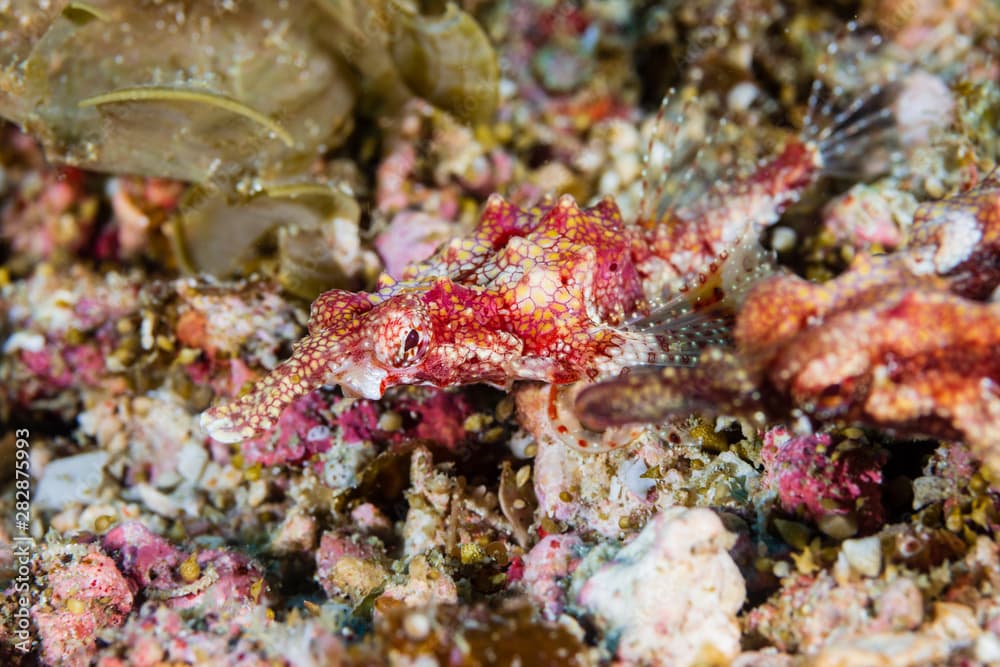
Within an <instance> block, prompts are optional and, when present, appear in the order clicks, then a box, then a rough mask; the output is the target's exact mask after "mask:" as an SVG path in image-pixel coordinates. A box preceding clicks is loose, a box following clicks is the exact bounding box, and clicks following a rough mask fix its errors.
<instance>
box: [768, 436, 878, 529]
mask: <svg viewBox="0 0 1000 667" xmlns="http://www.w3.org/2000/svg"><path fill="white" fill-rule="evenodd" d="M761 458H762V459H763V462H764V470H765V475H764V480H763V483H764V485H766V486H768V487H770V488H771V489H773V490H774V491H776V492H777V496H778V504H779V506H780V507H781V509H782V511H784V512H787V513H790V514H792V515H799V516H802V517H804V518H806V519H809V520H810V521H813V522H816V523H817V524H819V525H820V527H821V528H824V527H830V526H831V525H846V526H850V527H851V528H852V529H853V530H857V531H858V532H860V533H862V534H868V533H871V532H872V531H875V530H878V528H879V527H880V526H881V525H882V523H883V514H884V513H883V509H882V498H881V493H882V489H881V485H882V465H883V464H884V463H885V461H886V458H887V457H886V455H885V454H884V453H883V454H879V453H878V452H872V451H871V450H870V449H868V448H865V447H861V446H857V445H854V444H853V443H844V446H837V445H834V443H833V439H832V438H831V437H830V436H829V435H827V434H817V435H811V436H799V437H792V436H791V435H790V434H789V433H788V432H787V431H786V430H785V429H782V428H776V429H773V430H771V431H769V432H768V433H766V434H765V435H764V445H763V447H762V449H761ZM835 517H836V518H838V519H840V521H839V522H838V521H836V519H835ZM853 530H850V529H849V530H848V532H853Z"/></svg>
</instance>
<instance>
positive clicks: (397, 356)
mask: <svg viewBox="0 0 1000 667" xmlns="http://www.w3.org/2000/svg"><path fill="white" fill-rule="evenodd" d="M373 323H374V326H373V328H372V329H370V332H371V342H372V351H373V352H374V355H375V359H377V360H378V362H379V363H380V364H382V365H383V366H386V367H391V368H405V367H407V366H412V365H413V364H415V363H416V362H417V361H418V360H419V359H420V358H421V357H423V356H424V354H425V353H426V352H427V348H428V347H430V342H431V340H430V339H431V330H430V327H429V324H430V323H429V322H428V321H427V317H426V315H425V314H424V313H423V312H422V308H421V307H420V304H419V303H413V302H410V301H407V302H399V303H392V304H389V305H388V307H386V308H383V309H382V310H381V312H379V313H377V315H376V317H375V318H374V319H373Z"/></svg>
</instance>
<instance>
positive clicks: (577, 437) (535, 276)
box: [202, 88, 889, 451]
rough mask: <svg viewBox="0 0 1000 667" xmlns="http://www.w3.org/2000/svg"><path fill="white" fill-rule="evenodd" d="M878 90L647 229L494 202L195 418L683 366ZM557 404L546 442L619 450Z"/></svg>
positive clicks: (316, 309) (865, 125) (212, 428)
mask: <svg viewBox="0 0 1000 667" xmlns="http://www.w3.org/2000/svg"><path fill="white" fill-rule="evenodd" d="M878 92H879V89H878V88H873V89H872V90H870V91H868V94H867V96H866V97H864V98H859V101H858V102H857V103H855V104H853V105H852V106H850V107H848V108H847V109H846V110H845V111H844V112H843V113H841V114H840V115H837V116H835V117H832V118H831V119H830V123H829V125H828V127H827V128H826V129H824V130H819V129H816V126H815V125H812V124H810V126H809V128H808V129H807V132H806V134H805V135H804V136H803V137H802V138H799V139H793V140H790V141H789V142H788V143H787V145H786V146H785V147H784V148H783V150H781V151H780V152H779V153H778V154H777V156H776V157H774V158H773V159H771V160H770V161H766V162H764V163H761V164H760V165H758V167H757V168H756V169H755V170H754V171H753V172H752V173H750V174H749V175H748V176H746V177H743V178H734V179H731V180H726V181H722V182H718V183H717V184H716V185H715V186H714V187H712V188H710V189H708V190H707V191H706V192H705V193H704V195H703V196H701V197H699V198H697V199H695V200H694V201H693V202H691V203H690V204H687V205H684V206H676V207H673V208H668V207H664V206H662V205H660V206H659V208H660V209H663V208H666V210H665V211H664V212H662V213H659V214H658V215H655V216H652V217H651V219H650V218H647V219H645V220H644V221H643V222H640V221H630V222H626V221H624V220H623V219H622V216H621V213H620V212H619V209H618V206H617V205H616V204H615V202H614V201H613V200H612V199H611V198H610V197H606V198H604V199H603V200H601V201H600V202H599V203H597V204H596V205H594V206H592V207H589V208H581V207H579V206H578V205H577V203H576V202H575V201H574V200H573V198H572V197H570V196H569V195H563V196H562V197H560V198H559V199H558V200H556V201H555V202H554V203H553V202H548V203H546V204H543V205H541V206H538V207H536V208H533V209H530V210H521V209H519V208H517V207H515V206H513V205H511V204H509V203H507V202H506V201H504V199H503V198H502V197H500V196H499V195H493V196H491V197H490V199H489V201H488V202H487V203H486V206H485V209H484V210H483V213H482V217H481V220H480V223H479V226H478V227H477V229H476V230H475V232H474V233H473V234H472V235H471V236H469V237H467V238H457V239H454V240H452V241H451V242H449V243H447V244H446V245H444V246H443V247H442V248H441V249H440V250H439V251H438V252H437V253H436V254H435V255H434V256H433V257H432V258H431V259H429V260H428V261H426V262H424V263H421V264H418V265H415V266H412V267H410V268H409V269H408V270H407V271H405V273H404V275H403V276H402V278H401V279H400V280H398V281H395V280H393V279H392V278H390V277H388V276H385V275H383V276H382V277H381V279H380V281H379V283H378V285H377V287H376V289H375V291H373V292H371V293H352V292H346V291H341V290H332V291H329V292H326V293H325V294H323V295H321V296H320V297H319V298H317V299H316V301H315V302H314V303H313V305H312V309H311V314H310V320H309V326H308V335H306V337H305V338H303V339H302V340H301V341H300V342H299V343H298V344H297V345H296V346H295V349H294V352H293V354H292V357H291V358H290V359H288V360H287V361H285V362H284V363H282V364H281V365H279V366H278V367H277V368H275V369H274V370H273V371H272V372H271V373H270V374H269V375H268V376H267V377H265V378H264V379H263V380H261V381H260V382H258V383H257V385H256V386H255V387H254V388H253V389H252V391H251V392H250V393H248V394H247V395H245V396H242V397H240V398H239V399H237V400H235V401H233V402H231V403H228V404H224V405H218V406H215V407H213V408H211V409H209V410H208V411H206V412H205V413H204V415H203V416H202V425H203V427H204V428H205V430H206V431H207V432H208V433H209V434H210V435H211V436H212V437H213V438H215V439H217V440H220V441H225V442H237V441H240V440H243V439H246V438H250V437H252V436H255V435H257V434H259V433H261V432H263V431H266V430H268V429H270V428H271V427H272V426H273V425H274V424H275V422H276V421H277V419H278V417H279V415H280V414H281V412H282V411H283V410H284V409H285V407H287V406H288V405H289V404H290V403H291V402H292V401H294V400H296V399H297V398H299V397H300V396H303V395H304V394H306V393H308V392H310V391H312V390H314V389H316V388H317V387H319V386H321V385H340V386H341V388H342V389H343V391H344V392H345V394H348V395H354V396H361V397H365V398H370V399H374V398H379V397H381V396H382V395H383V393H384V392H385V391H386V389H388V388H390V387H394V386H398V385H413V384H428V385H435V386H438V387H455V386H460V385H467V384H473V383H486V384H490V385H494V386H497V387H505V388H509V387H511V386H512V384H513V383H515V382H518V381H522V380H528V381H541V382H546V383H550V384H552V385H553V386H561V385H567V384H570V383H576V382H578V381H587V382H591V381H595V380H597V379H600V378H606V377H609V376H612V375H615V374H618V373H620V372H621V371H622V370H623V369H626V368H630V367H634V366H642V365H685V364H690V363H693V361H694V359H695V357H696V356H697V352H698V350H699V349H701V348H702V347H703V346H704V345H705V344H706V342H721V341H723V340H725V339H726V337H727V335H728V330H727V317H728V315H727V309H728V308H729V307H730V306H733V305H734V304H735V303H736V302H738V300H739V298H740V296H741V295H742V294H743V293H744V292H745V291H746V289H747V287H748V286H749V285H750V284H752V283H753V282H754V281H755V280H756V279H757V278H758V277H759V276H760V274H761V273H762V272H764V269H763V268H762V267H763V266H764V265H765V264H766V261H765V260H766V253H765V252H764V251H763V250H762V249H761V247H760V245H759V244H758V242H757V238H758V235H759V232H760V230H762V229H764V228H765V227H767V226H768V225H771V224H773V223H774V222H776V221H777V220H778V217H779V216H780V214H781V212H782V211H783V210H784V209H785V208H786V207H787V206H788V205H790V204H791V203H793V202H795V201H796V200H797V199H798V198H799V197H800V195H801V194H802V192H803V191H804V190H805V189H806V188H808V187H809V186H810V185H811V184H813V183H814V182H815V181H816V179H817V178H818V177H819V176H820V174H821V173H823V171H824V169H825V168H827V167H828V166H829V165H830V164H831V163H837V161H838V155H839V154H840V153H841V152H842V150H843V149H844V148H845V147H848V146H853V142H854V141H855V140H856V139H857V138H858V137H859V136H862V135H864V134H865V133H866V132H867V131H868V130H870V129H871V128H877V127H878V126H880V125H881V124H883V123H884V122H885V121H886V120H888V119H889V113H888V111H887V110H886V109H885V108H880V109H879V110H877V111H875V112H870V111H866V110H865V109H864V108H863V107H866V105H865V104H864V102H865V101H870V99H871V98H872V97H873V96H875V95H876V94H878ZM815 98H816V96H815V95H814V96H813V100H812V103H811V107H812V106H815ZM657 204H659V202H657ZM651 222H652V223H653V224H650V223H651ZM556 396H557V394H556V392H555V390H553V392H552V404H551V406H550V411H549V412H550V417H552V419H553V422H554V428H555V430H556V431H557V433H558V437H561V438H562V439H564V440H565V441H567V442H568V443H569V444H571V445H573V446H579V447H582V448H586V449H589V450H591V451H592V450H594V449H600V448H610V447H614V446H617V445H619V444H623V443H622V442H621V441H620V440H618V439H616V437H615V436H614V434H610V433H609V434H606V435H604V436H595V434H586V435H583V434H582V433H581V432H579V427H578V425H577V424H576V423H575V421H574V420H573V418H572V416H571V415H569V414H566V410H565V408H564V409H562V410H560V409H558V406H557V405H556V401H555V399H556ZM560 413H561V414H560Z"/></svg>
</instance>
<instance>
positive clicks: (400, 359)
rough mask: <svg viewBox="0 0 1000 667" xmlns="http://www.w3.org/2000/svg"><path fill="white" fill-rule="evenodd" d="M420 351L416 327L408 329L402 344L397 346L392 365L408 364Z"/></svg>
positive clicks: (414, 359)
mask: <svg viewBox="0 0 1000 667" xmlns="http://www.w3.org/2000/svg"><path fill="white" fill-rule="evenodd" d="M419 351H420V332H419V331H417V330H416V329H410V331H409V333H407V334H406V337H405V338H404V339H403V344H402V346H401V347H400V348H399V352H398V353H397V355H396V359H395V360H394V362H395V363H394V365H396V366H409V365H410V364H412V363H413V362H414V361H416V358H417V354H418V353H419Z"/></svg>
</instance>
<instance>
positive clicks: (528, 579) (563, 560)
mask: <svg viewBox="0 0 1000 667" xmlns="http://www.w3.org/2000/svg"><path fill="white" fill-rule="evenodd" d="M584 551H585V548H584V545H583V540H581V539H580V538H579V537H577V536H576V535H572V534H562V535H547V536H545V537H543V538H542V539H541V540H539V541H538V544H536V545H535V546H534V547H532V549H531V551H529V552H528V553H527V554H526V555H525V556H524V559H523V562H522V564H523V571H520V568H518V570H519V571H520V574H521V576H520V577H519V578H518V580H517V582H516V586H517V587H519V588H523V589H524V590H526V591H528V594H529V595H531V596H532V597H533V598H534V599H535V600H536V601H537V602H538V604H539V606H540V607H541V609H542V614H543V615H544V616H545V617H546V618H548V619H556V618H558V617H559V614H561V613H562V611H563V609H564V608H565V606H566V588H567V586H568V577H569V575H571V574H572V573H573V570H575V569H576V568H577V566H578V565H579V564H580V557H581V554H582V552H584Z"/></svg>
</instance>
